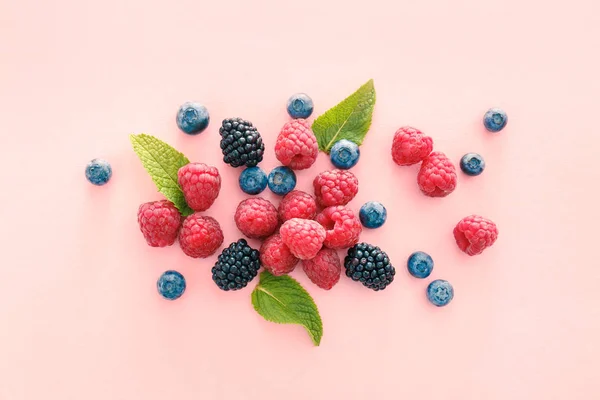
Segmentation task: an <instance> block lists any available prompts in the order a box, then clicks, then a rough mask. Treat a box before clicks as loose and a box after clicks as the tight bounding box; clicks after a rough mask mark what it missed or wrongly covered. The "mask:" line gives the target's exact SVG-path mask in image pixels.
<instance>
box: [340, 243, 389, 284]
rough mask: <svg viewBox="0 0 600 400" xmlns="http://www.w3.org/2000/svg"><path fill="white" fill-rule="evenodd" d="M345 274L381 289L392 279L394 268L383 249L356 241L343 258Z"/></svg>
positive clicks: (354, 279)
mask: <svg viewBox="0 0 600 400" xmlns="http://www.w3.org/2000/svg"><path fill="white" fill-rule="evenodd" d="M344 267H345V268H346V276H347V277H349V278H351V279H352V280H353V281H360V282H362V284H363V285H365V286H366V287H368V288H369V289H373V290H375V291H378V290H383V289H385V288H386V287H387V285H389V284H390V283H392V282H393V281H394V275H396V270H395V269H394V266H393V265H392V264H391V263H390V259H389V258H388V255H387V254H386V253H385V251H383V250H381V249H380V248H379V247H377V246H373V245H370V244H368V243H358V244H357V245H354V246H353V247H350V249H348V255H347V256H346V258H345V259H344Z"/></svg>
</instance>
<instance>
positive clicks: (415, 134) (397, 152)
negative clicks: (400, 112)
mask: <svg viewBox="0 0 600 400" xmlns="http://www.w3.org/2000/svg"><path fill="white" fill-rule="evenodd" d="M432 150H433V140H432V139H431V138H430V137H429V136H427V135H424V134H423V132H421V131H420V130H418V129H415V128H412V127H410V126H403V127H401V128H399V129H398V130H397V131H396V133H395V134H394V141H393V142H392V158H393V159H394V162H395V163H396V164H398V165H413V164H416V163H418V162H421V161H423V160H424V159H425V157H427V156H428V155H429V153H431V151H432Z"/></svg>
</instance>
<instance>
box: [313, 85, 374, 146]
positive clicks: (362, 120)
mask: <svg viewBox="0 0 600 400" xmlns="http://www.w3.org/2000/svg"><path fill="white" fill-rule="evenodd" d="M375 97H376V96H375V86H374V84H373V79H371V80H369V81H368V82H367V83H365V84H364V85H362V86H361V87H360V88H358V90H357V91H356V92H354V93H352V94H351V95H350V96H348V97H347V98H345V99H344V100H342V102H341V103H339V104H338V105H336V106H334V107H333V108H330V109H329V110H327V111H326V112H325V113H324V114H323V115H321V116H319V118H317V119H316V120H315V122H313V125H312V130H313V132H314V133H315V136H316V137H317V142H318V143H319V149H320V150H322V151H324V152H326V153H329V151H330V150H331V146H333V145H334V144H335V142H337V141H338V140H341V139H347V140H350V141H351V142H354V143H356V144H357V145H358V146H360V145H361V144H362V142H363V140H364V138H365V136H366V134H367V132H368V131H369V128H370V127H371V119H372V117H373V108H374V107H375Z"/></svg>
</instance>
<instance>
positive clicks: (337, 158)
mask: <svg viewBox="0 0 600 400" xmlns="http://www.w3.org/2000/svg"><path fill="white" fill-rule="evenodd" d="M329 157H330V159H331V163H332V164H333V165H335V167H336V168H339V169H350V168H352V167H354V166H355V165H356V163H357V162H358V158H359V157H360V149H359V148H358V146H357V144H356V143H354V142H351V141H349V140H347V139H342V140H339V141H337V142H336V143H335V144H334V145H333V147H332V148H331V151H330V152H329Z"/></svg>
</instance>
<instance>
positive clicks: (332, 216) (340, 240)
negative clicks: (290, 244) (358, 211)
mask: <svg viewBox="0 0 600 400" xmlns="http://www.w3.org/2000/svg"><path fill="white" fill-rule="evenodd" d="M317 222H318V223H319V224H321V225H323V227H324V228H325V229H326V230H327V236H325V242H323V244H324V245H325V246H327V247H329V248H330V249H343V248H344V247H350V246H354V245H355V244H356V243H358V237H359V236H360V233H361V232H362V225H361V224H360V221H359V219H358V218H357V217H356V215H354V212H353V211H352V210H351V209H349V208H347V207H344V206H334V207H327V208H326V209H324V210H323V211H321V213H320V214H319V215H317Z"/></svg>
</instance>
